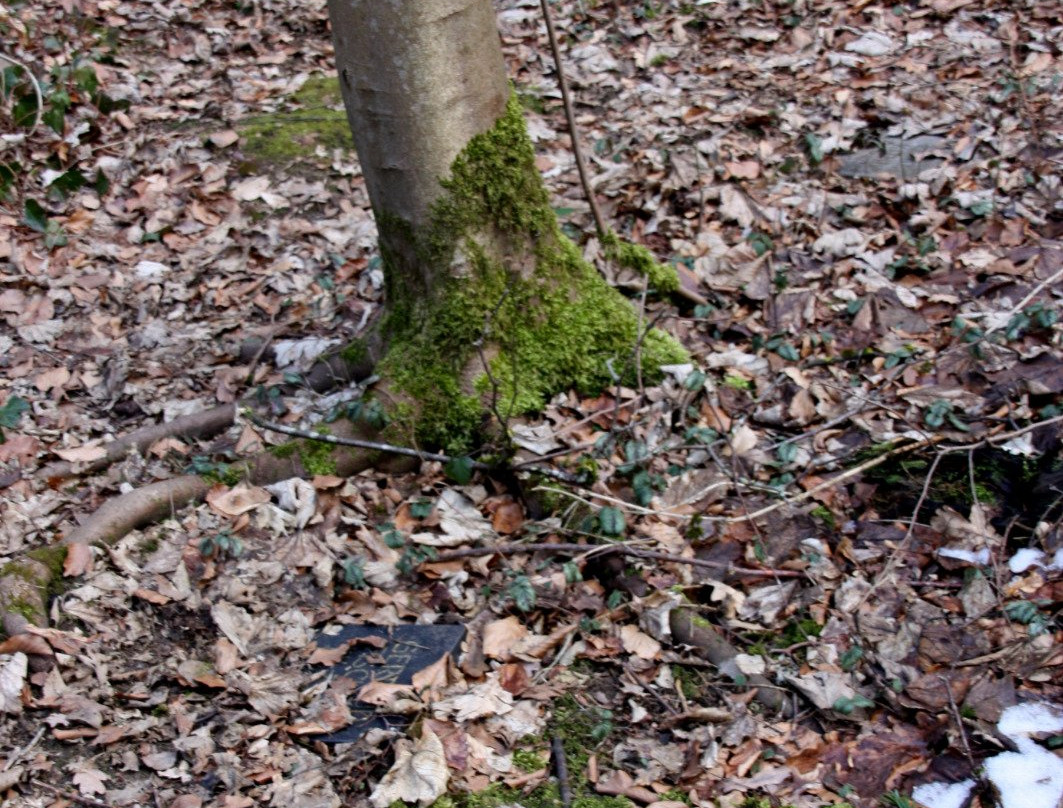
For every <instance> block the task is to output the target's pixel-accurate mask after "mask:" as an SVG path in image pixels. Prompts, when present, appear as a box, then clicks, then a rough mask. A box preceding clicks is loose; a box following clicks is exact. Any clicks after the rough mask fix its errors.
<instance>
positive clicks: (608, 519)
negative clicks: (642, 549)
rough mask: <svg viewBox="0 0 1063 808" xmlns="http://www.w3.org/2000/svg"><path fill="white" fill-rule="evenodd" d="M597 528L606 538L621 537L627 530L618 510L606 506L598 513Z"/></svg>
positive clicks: (622, 515) (621, 514)
mask: <svg viewBox="0 0 1063 808" xmlns="http://www.w3.org/2000/svg"><path fill="white" fill-rule="evenodd" d="M598 527H599V528H601V531H602V533H604V534H605V535H606V536H622V535H623V534H624V531H625V530H626V529H627V522H626V521H625V520H624V514H623V512H622V511H621V510H620V509H619V508H614V507H613V506H611V505H607V506H606V507H604V508H602V509H601V510H600V511H598Z"/></svg>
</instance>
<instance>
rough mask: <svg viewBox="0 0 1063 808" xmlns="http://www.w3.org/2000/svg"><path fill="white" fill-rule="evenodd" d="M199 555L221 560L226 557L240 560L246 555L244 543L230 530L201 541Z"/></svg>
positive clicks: (205, 537) (206, 537)
mask: <svg viewBox="0 0 1063 808" xmlns="http://www.w3.org/2000/svg"><path fill="white" fill-rule="evenodd" d="M199 554H200V555H201V556H203V557H204V558H217V559H219V560H220V559H223V558H225V557H226V556H228V557H229V558H239V557H240V556H242V555H243V554H244V543H243V542H242V541H240V539H239V538H237V537H236V536H234V535H232V533H230V532H229V531H228V530H223V531H221V532H220V533H217V534H215V535H213V536H204V537H203V538H202V539H200V540H199Z"/></svg>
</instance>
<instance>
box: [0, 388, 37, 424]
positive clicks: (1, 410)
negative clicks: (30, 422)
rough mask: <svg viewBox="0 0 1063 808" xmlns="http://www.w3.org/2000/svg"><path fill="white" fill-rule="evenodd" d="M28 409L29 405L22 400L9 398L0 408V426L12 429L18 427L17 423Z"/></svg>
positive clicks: (15, 397)
mask: <svg viewBox="0 0 1063 808" xmlns="http://www.w3.org/2000/svg"><path fill="white" fill-rule="evenodd" d="M29 408H30V405H29V404H28V403H27V401H26V400H25V399H24V398H19V397H18V396H11V398H9V399H8V400H7V401H5V402H4V406H2V407H0V426H4V427H7V428H8V429H14V428H15V427H16V426H18V421H19V419H20V418H21V417H22V414H23V413H24V412H26V410H28V409H29Z"/></svg>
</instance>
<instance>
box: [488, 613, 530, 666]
mask: <svg viewBox="0 0 1063 808" xmlns="http://www.w3.org/2000/svg"><path fill="white" fill-rule="evenodd" d="M527 634H528V628H527V626H525V625H524V624H523V623H522V622H521V621H520V620H518V619H517V618H516V617H515V616H513V615H510V616H509V617H504V618H502V619H501V620H494V621H492V622H490V623H488V624H487V625H486V626H484V633H483V653H484V656H485V657H488V658H489V659H500V660H503V661H505V660H507V659H511V658H512V656H513V646H514V645H515V644H516V643H517V642H518V641H519V640H522V639H523V638H524V637H525V636H527Z"/></svg>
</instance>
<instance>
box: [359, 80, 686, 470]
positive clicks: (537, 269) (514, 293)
mask: <svg viewBox="0 0 1063 808" xmlns="http://www.w3.org/2000/svg"><path fill="white" fill-rule="evenodd" d="M441 185H442V188H443V194H442V195H441V196H440V197H439V198H438V199H437V201H436V202H435V204H434V205H433V207H432V215H431V217H430V224H429V225H428V226H427V227H422V228H420V229H418V230H414V228H412V227H411V226H410V225H409V224H408V223H407V222H405V221H402V220H400V219H398V218H396V217H389V216H388V215H387V214H386V213H382V212H380V211H377V219H378V224H379V226H380V230H381V249H382V252H383V255H384V262H385V269H386V277H387V293H388V313H387V314H386V316H385V319H384V321H383V324H382V326H383V333H384V335H385V339H386V340H387V342H388V346H389V348H388V351H387V353H386V354H385V356H384V358H383V360H382V361H381V362H380V364H379V365H378V366H377V373H378V374H379V375H380V376H381V377H382V378H383V379H384V382H383V384H382V385H381V388H380V389H381V390H382V393H383V395H382V398H383V400H384V403H385V404H387V405H388V406H389V408H390V411H391V415H392V417H393V419H394V420H395V422H396V423H397V431H398V433H399V434H397V435H396V436H395V438H396V439H397V440H399V439H404V440H405V441H411V440H412V441H414V442H416V443H418V444H421V445H428V446H438V447H443V448H444V449H446V450H447V451H450V452H464V451H467V450H468V449H469V448H471V447H472V446H474V445H476V444H477V443H478V442H479V441H480V440H482V439H483V437H484V434H485V427H486V426H487V425H488V424H489V423H490V422H491V421H492V420H497V418H499V417H501V418H503V419H505V418H508V417H510V416H513V415H520V414H523V413H529V412H535V411H539V410H541V409H542V408H543V407H544V405H545V404H546V402H547V401H548V400H549V398H550V396H552V395H554V394H556V393H558V392H561V391H563V390H567V389H572V388H575V389H577V390H580V391H582V392H587V393H591V392H597V391H599V390H601V389H603V388H604V387H606V386H608V385H609V384H611V383H613V382H614V381H615V380H616V379H617V378H621V379H623V380H624V381H626V382H628V383H632V382H633V381H634V380H635V378H636V375H637V374H636V368H637V367H640V368H641V371H642V376H643V378H644V379H647V380H649V381H653V380H655V379H657V378H659V376H660V371H659V367H660V366H661V365H662V364H675V363H680V362H684V361H687V359H688V355H687V353H686V351H684V350H683V348H682V347H681V346H680V345H679V344H678V343H677V342H676V341H675V340H674V339H673V338H671V337H670V336H668V335H666V334H664V333H663V332H661V331H658V330H655V329H650V330H645V331H641V330H640V318H639V315H638V313H637V312H636V310H635V308H634V307H633V306H632V304H631V303H630V302H629V301H628V300H627V299H625V298H624V297H623V296H622V295H621V294H620V293H619V292H617V291H616V290H615V289H613V288H612V287H610V286H609V285H608V284H607V283H606V282H605V281H604V279H603V278H602V277H601V276H600V274H599V273H598V272H597V271H596V270H595V268H594V267H593V266H591V265H590V264H588V263H587V262H586V261H584V260H583V258H582V256H581V255H580V253H579V250H578V248H577V247H576V246H575V245H574V244H573V243H572V242H571V241H569V240H568V239H567V238H566V237H565V236H564V235H563V234H562V233H561V232H560V229H559V227H558V224H557V219H556V216H555V214H554V212H553V210H552V209H551V208H550V204H549V197H548V195H547V192H546V190H545V188H544V186H543V183H542V180H541V177H540V176H539V173H538V171H537V169H536V168H535V162H534V152H533V149H532V145H531V142H530V140H529V139H528V136H527V131H526V128H525V124H524V119H523V117H522V114H521V109H520V104H519V102H518V101H517V99H516V97H515V95H514V96H513V97H511V98H510V100H509V104H508V106H507V109H506V112H505V115H504V116H503V117H502V118H501V119H500V120H498V121H497V123H496V124H495V126H494V127H493V128H492V129H491V130H489V131H487V132H485V133H483V134H481V135H478V136H476V137H475V138H473V139H472V140H471V141H470V142H469V144H468V145H467V146H466V148H465V149H464V150H463V151H462V153H461V154H460V155H459V156H458V158H457V159H456V160H455V161H454V163H453V165H452V168H451V172H450V176H449V177H447V178H446V179H444V180H442V181H441ZM396 245H398V246H396ZM651 280H652V281H654V282H659V283H662V284H664V285H666V286H669V287H670V288H674V280H675V279H674V273H673V274H672V275H671V276H668V275H667V273H664V274H661V275H660V277H655V278H651ZM495 427H497V424H495Z"/></svg>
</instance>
